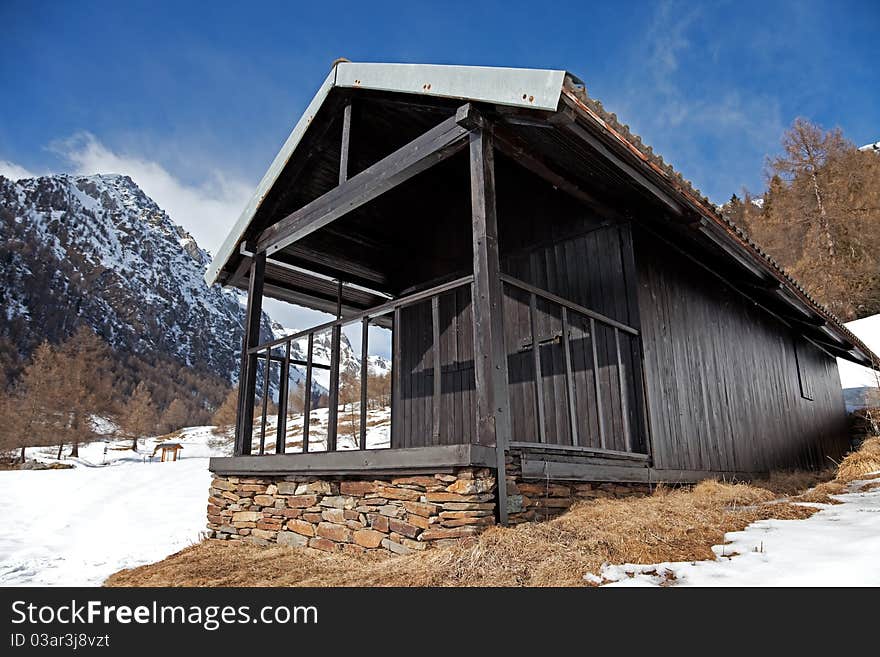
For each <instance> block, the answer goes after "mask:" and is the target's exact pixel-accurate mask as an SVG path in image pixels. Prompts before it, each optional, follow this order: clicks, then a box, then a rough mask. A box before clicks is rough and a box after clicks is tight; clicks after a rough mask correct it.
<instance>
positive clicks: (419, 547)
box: [400, 538, 428, 550]
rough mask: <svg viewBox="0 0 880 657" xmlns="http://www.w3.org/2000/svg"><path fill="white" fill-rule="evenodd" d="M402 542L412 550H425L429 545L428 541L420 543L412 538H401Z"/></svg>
mask: <svg viewBox="0 0 880 657" xmlns="http://www.w3.org/2000/svg"><path fill="white" fill-rule="evenodd" d="M400 544H401V545H403V546H404V547H408V548H409V549H410V550H424V549H425V548H427V547H428V544H427V543H419V542H418V541H414V540H412V539H411V538H402V539H400Z"/></svg>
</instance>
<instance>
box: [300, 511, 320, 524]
mask: <svg viewBox="0 0 880 657" xmlns="http://www.w3.org/2000/svg"><path fill="white" fill-rule="evenodd" d="M302 519H303V520H305V521H306V522H311V523H313V524H315V525H317V524H318V523H319V522H321V520H323V517H322V516H321V514H320V513H304V514H303V515H302Z"/></svg>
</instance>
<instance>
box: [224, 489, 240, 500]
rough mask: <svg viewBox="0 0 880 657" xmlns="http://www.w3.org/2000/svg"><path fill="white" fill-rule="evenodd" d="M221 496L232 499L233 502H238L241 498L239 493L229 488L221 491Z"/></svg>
mask: <svg viewBox="0 0 880 657" xmlns="http://www.w3.org/2000/svg"><path fill="white" fill-rule="evenodd" d="M220 497H225V498H226V499H227V500H232V501H233V502H237V501H238V500H239V499H240V498H239V497H238V495H236V494H235V493H233V492H231V491H228V490H225V491H223V492H222V493H220Z"/></svg>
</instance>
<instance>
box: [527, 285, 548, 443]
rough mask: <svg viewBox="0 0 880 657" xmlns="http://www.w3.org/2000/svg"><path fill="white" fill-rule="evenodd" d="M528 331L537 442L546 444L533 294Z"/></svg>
mask: <svg viewBox="0 0 880 657" xmlns="http://www.w3.org/2000/svg"><path fill="white" fill-rule="evenodd" d="M529 330H530V331H531V334H532V365H533V367H534V369H535V410H536V411H537V418H536V419H537V421H538V442H542V443H546V442H547V433H546V428H545V426H544V424H545V419H546V415H545V408H544V377H543V376H542V373H541V346H540V345H539V344H538V300H537V296H536V295H535V293H534V292H532V293H531V294H530V295H529Z"/></svg>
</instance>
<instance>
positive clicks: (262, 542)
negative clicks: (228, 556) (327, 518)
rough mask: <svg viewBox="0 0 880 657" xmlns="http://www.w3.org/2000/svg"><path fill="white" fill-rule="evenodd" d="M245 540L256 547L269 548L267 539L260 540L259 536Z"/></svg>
mask: <svg viewBox="0 0 880 657" xmlns="http://www.w3.org/2000/svg"><path fill="white" fill-rule="evenodd" d="M244 540H246V541H247V542H248V543H253V544H254V545H259V546H260V547H268V546H269V545H270V544H269V541H268V540H266V539H265V538H260V537H259V536H248V537H246V538H245V539H244Z"/></svg>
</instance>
